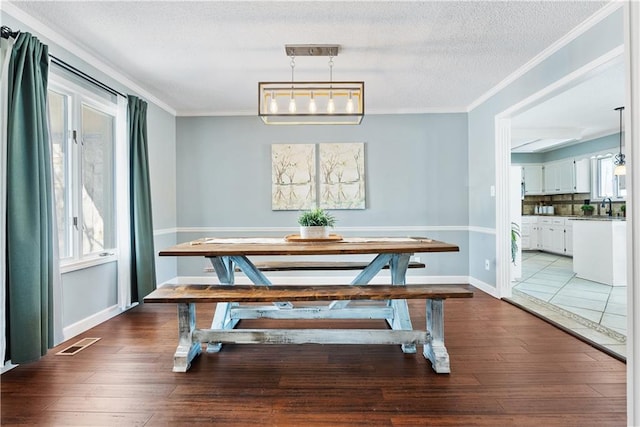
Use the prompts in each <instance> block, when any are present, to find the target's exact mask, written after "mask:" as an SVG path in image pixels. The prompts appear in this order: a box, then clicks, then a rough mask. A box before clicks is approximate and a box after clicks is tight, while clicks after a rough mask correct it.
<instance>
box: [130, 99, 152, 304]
mask: <svg viewBox="0 0 640 427" xmlns="http://www.w3.org/2000/svg"><path fill="white" fill-rule="evenodd" d="M128 101H129V102H128V116H129V117H128V119H129V120H128V121H129V146H130V157H129V161H130V162H131V164H130V173H131V188H130V190H131V191H130V201H131V218H130V220H131V301H132V302H139V303H142V299H143V298H144V297H145V296H147V295H148V294H149V293H151V291H153V290H154V289H155V288H156V266H155V250H154V246H153V221H152V215H151V186H150V184H149V155H148V149H147V145H148V140H147V103H146V102H145V101H143V100H141V99H139V98H138V97H136V96H132V95H129V96H128Z"/></svg>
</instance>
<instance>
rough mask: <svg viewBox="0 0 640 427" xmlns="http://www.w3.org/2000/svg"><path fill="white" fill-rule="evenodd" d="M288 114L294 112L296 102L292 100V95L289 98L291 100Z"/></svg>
mask: <svg viewBox="0 0 640 427" xmlns="http://www.w3.org/2000/svg"><path fill="white" fill-rule="evenodd" d="M289 112H290V113H291V114H293V113H295V112H296V100H295V99H294V98H293V95H292V96H291V99H289Z"/></svg>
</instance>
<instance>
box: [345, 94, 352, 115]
mask: <svg viewBox="0 0 640 427" xmlns="http://www.w3.org/2000/svg"><path fill="white" fill-rule="evenodd" d="M346 109H347V113H349V114H351V113H353V99H352V98H351V92H349V99H348V100H347V106H346Z"/></svg>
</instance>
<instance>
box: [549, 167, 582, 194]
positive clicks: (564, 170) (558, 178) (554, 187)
mask: <svg viewBox="0 0 640 427" xmlns="http://www.w3.org/2000/svg"><path fill="white" fill-rule="evenodd" d="M574 181H575V165H574V162H573V159H565V160H558V161H555V162H549V163H545V164H544V192H545V194H566V193H573V192H574V189H575V185H574Z"/></svg>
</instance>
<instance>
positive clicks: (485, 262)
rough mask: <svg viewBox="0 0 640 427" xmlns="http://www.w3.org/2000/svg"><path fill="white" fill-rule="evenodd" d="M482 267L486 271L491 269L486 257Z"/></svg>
mask: <svg viewBox="0 0 640 427" xmlns="http://www.w3.org/2000/svg"><path fill="white" fill-rule="evenodd" d="M484 269H485V270H487V271H489V270H491V263H490V262H489V260H488V259H485V260H484Z"/></svg>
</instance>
